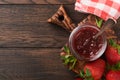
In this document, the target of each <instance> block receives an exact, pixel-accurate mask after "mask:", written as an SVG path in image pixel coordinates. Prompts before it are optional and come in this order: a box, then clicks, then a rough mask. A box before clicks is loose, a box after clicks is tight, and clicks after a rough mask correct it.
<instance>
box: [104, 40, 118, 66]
mask: <svg viewBox="0 0 120 80" xmlns="http://www.w3.org/2000/svg"><path fill="white" fill-rule="evenodd" d="M105 56H106V60H107V62H108V63H109V64H111V65H113V64H116V63H118V62H119V61H120V46H119V45H118V44H117V43H115V41H113V40H112V39H110V40H109V44H108V46H107V49H106V51H105Z"/></svg>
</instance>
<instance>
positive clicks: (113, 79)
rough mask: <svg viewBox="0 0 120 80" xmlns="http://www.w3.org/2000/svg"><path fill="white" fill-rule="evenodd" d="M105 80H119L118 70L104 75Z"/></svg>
mask: <svg viewBox="0 0 120 80" xmlns="http://www.w3.org/2000/svg"><path fill="white" fill-rule="evenodd" d="M106 80H120V70H118V71H113V70H111V71H109V72H108V73H107V74H106Z"/></svg>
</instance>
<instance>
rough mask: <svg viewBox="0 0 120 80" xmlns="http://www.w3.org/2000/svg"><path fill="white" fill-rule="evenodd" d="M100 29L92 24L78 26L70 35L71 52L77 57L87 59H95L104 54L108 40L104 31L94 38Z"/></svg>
mask: <svg viewBox="0 0 120 80" xmlns="http://www.w3.org/2000/svg"><path fill="white" fill-rule="evenodd" d="M99 31H100V29H99V28H98V27H97V26H93V25H90V24H84V25H81V26H78V27H76V28H75V29H74V30H73V31H72V32H71V34H70V37H69V47H70V50H71V53H72V54H73V55H74V56H75V57H76V58H77V59H79V60H86V61H93V60H96V59H98V58H99V57H100V56H102V54H103V53H104V51H105V50H106V46H107V40H106V36H105V34H104V33H103V34H102V35H100V36H98V37H97V38H96V39H95V38H94V36H95V35H96V34H97V33H98V32H99Z"/></svg>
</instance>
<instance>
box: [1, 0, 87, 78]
mask: <svg viewBox="0 0 120 80" xmlns="http://www.w3.org/2000/svg"><path fill="white" fill-rule="evenodd" d="M74 2H75V0H0V4H1V5H0V80H73V78H74V74H73V73H72V72H71V71H69V70H68V69H67V68H66V67H65V66H64V65H63V63H62V61H61V59H60V56H59V53H60V49H61V47H62V46H63V45H64V44H65V43H66V42H67V41H68V37H69V32H67V31H66V30H64V29H63V28H61V27H59V26H56V25H53V24H50V23H47V19H48V18H50V17H51V16H52V15H53V14H54V13H55V12H56V11H57V9H58V8H59V6H60V5H61V4H64V5H65V9H66V11H67V12H68V13H69V16H70V17H72V19H73V21H74V22H75V23H77V22H79V21H81V20H82V19H84V18H85V17H86V15H85V14H81V13H78V12H76V11H74ZM13 4H14V5H13Z"/></svg>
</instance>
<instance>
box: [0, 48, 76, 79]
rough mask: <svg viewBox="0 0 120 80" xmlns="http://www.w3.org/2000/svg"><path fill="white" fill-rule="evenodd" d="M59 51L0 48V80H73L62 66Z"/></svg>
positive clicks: (71, 74)
mask: <svg viewBox="0 0 120 80" xmlns="http://www.w3.org/2000/svg"><path fill="white" fill-rule="evenodd" d="M59 52H60V49H50V48H46V49H42V48H37V49H36V48H23V49H22V48H20V49H18V48H8V49H6V48H1V49H0V79H1V80H53V79H55V80H73V77H74V76H75V75H74V74H73V73H72V72H70V71H68V69H67V68H66V67H65V66H64V65H63V63H62V61H61V59H60V56H59Z"/></svg>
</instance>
